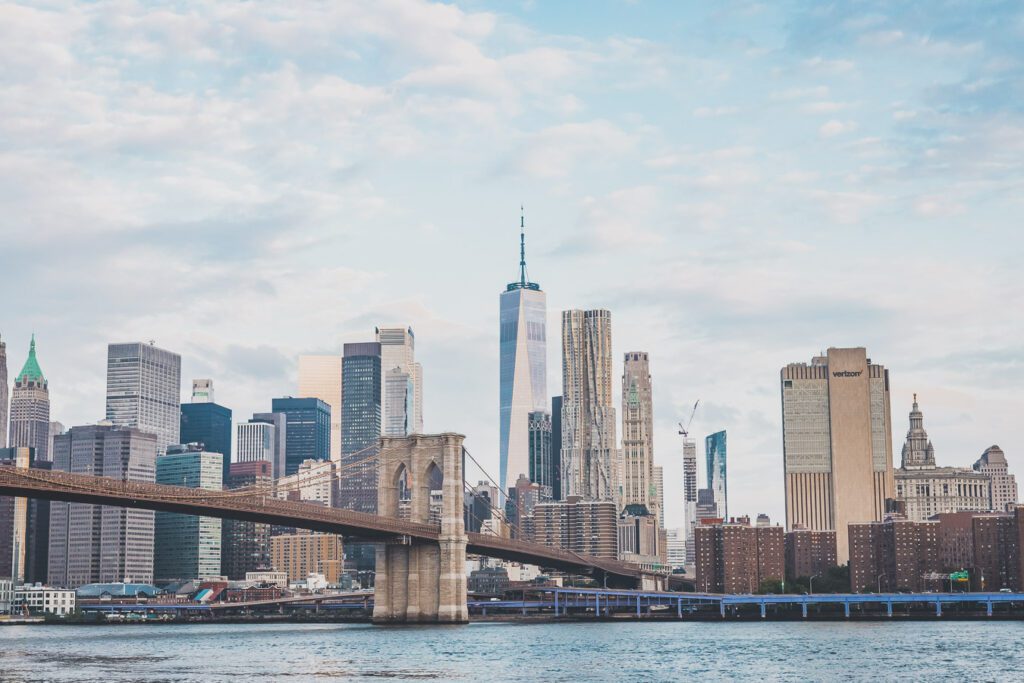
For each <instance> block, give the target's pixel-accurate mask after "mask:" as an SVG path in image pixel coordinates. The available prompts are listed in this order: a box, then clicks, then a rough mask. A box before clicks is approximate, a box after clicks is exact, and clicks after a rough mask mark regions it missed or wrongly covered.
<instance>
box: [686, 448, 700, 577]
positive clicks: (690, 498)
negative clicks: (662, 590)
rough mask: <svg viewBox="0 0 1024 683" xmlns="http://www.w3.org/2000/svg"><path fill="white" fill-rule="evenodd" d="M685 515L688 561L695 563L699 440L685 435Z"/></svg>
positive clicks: (688, 562)
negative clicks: (694, 543) (694, 534)
mask: <svg viewBox="0 0 1024 683" xmlns="http://www.w3.org/2000/svg"><path fill="white" fill-rule="evenodd" d="M683 515H684V521H683V526H684V528H685V530H686V563H687V564H693V562H694V554H693V553H694V545H693V542H694V537H693V530H694V528H695V527H696V526H697V441H696V439H692V438H690V437H689V436H685V437H683Z"/></svg>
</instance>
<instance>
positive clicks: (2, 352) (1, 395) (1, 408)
mask: <svg viewBox="0 0 1024 683" xmlns="http://www.w3.org/2000/svg"><path fill="white" fill-rule="evenodd" d="M7 399H8V393H7V342H5V341H4V340H3V339H0V448H7V420H8V417H7V406H8V404H7Z"/></svg>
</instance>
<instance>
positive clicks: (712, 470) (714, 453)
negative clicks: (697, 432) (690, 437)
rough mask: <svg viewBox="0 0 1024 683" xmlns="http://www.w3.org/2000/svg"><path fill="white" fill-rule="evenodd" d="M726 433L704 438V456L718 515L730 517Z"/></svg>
mask: <svg viewBox="0 0 1024 683" xmlns="http://www.w3.org/2000/svg"><path fill="white" fill-rule="evenodd" d="M726 446H727V441H726V434H725V431H724V430H723V431H721V432H715V433H714V434H709V435H708V436H707V437H706V438H705V439H704V457H705V463H706V465H707V475H708V488H709V489H711V491H712V492H713V493H714V494H715V505H716V506H717V507H718V515H717V516H718V517H721V518H723V519H728V517H729V488H728V479H727V478H726V453H727V450H726Z"/></svg>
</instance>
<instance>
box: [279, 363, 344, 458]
mask: <svg viewBox="0 0 1024 683" xmlns="http://www.w3.org/2000/svg"><path fill="white" fill-rule="evenodd" d="M298 397H300V398H318V399H320V400H321V401H323V402H324V403H326V404H327V405H329V406H330V407H331V450H330V455H331V460H333V461H334V462H340V461H341V354H340V353H339V354H317V355H302V356H299V394H298ZM275 474H276V472H275ZM281 474H284V470H281ZM277 476H281V475H277Z"/></svg>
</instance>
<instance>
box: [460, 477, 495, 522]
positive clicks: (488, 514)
mask: <svg viewBox="0 0 1024 683" xmlns="http://www.w3.org/2000/svg"><path fill="white" fill-rule="evenodd" d="M500 499H501V495H500V494H499V492H498V488H497V487H496V486H491V485H490V484H489V483H488V482H486V481H481V482H477V485H476V486H474V487H472V488H471V489H470V490H469V491H467V492H466V493H465V496H464V500H465V506H466V513H465V526H466V531H470V532H473V533H482V532H483V531H484V529H485V528H488V529H490V530H492V531H493V530H494V524H493V522H492V518H493V517H494V516H495V511H500V510H501V508H500V507H499V506H500V505H501V500H500ZM495 535H501V534H495Z"/></svg>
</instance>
